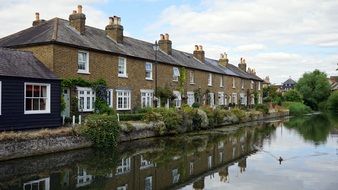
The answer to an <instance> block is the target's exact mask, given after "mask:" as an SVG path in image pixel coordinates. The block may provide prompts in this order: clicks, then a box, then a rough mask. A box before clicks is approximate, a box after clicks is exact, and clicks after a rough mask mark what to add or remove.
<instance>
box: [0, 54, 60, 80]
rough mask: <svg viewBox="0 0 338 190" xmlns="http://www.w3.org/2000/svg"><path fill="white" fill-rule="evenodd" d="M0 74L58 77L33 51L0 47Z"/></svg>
mask: <svg viewBox="0 0 338 190" xmlns="http://www.w3.org/2000/svg"><path fill="white" fill-rule="evenodd" d="M0 76H12V77H27V78H38V79H58V78H57V76H55V75H54V74H53V72H51V71H50V70H49V69H48V68H47V67H46V66H45V65H44V64H43V63H41V62H40V61H39V60H38V59H37V58H35V57H34V55H33V53H31V52H26V51H19V50H12V49H7V48H0Z"/></svg>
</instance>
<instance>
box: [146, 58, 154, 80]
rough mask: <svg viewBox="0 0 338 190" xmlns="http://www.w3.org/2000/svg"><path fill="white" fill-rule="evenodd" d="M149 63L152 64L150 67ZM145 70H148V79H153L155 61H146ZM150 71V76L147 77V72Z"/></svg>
mask: <svg viewBox="0 0 338 190" xmlns="http://www.w3.org/2000/svg"><path fill="white" fill-rule="evenodd" d="M147 65H150V69H149V68H147ZM145 71H146V73H145V74H146V80H153V63H150V62H146V64H145ZM148 73H149V75H150V76H149V77H147V74H148Z"/></svg>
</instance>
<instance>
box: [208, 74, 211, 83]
mask: <svg viewBox="0 0 338 190" xmlns="http://www.w3.org/2000/svg"><path fill="white" fill-rule="evenodd" d="M208 86H212V73H209V75H208Z"/></svg>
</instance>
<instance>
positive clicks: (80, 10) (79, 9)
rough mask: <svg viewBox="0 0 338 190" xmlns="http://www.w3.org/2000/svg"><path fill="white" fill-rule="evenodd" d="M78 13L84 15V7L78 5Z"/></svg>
mask: <svg viewBox="0 0 338 190" xmlns="http://www.w3.org/2000/svg"><path fill="white" fill-rule="evenodd" d="M77 12H78V13H79V14H81V13H82V5H78V6H77Z"/></svg>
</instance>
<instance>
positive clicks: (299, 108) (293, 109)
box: [288, 102, 311, 116]
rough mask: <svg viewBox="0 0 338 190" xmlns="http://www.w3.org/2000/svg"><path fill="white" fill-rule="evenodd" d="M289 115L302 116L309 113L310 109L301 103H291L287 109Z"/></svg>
mask: <svg viewBox="0 0 338 190" xmlns="http://www.w3.org/2000/svg"><path fill="white" fill-rule="evenodd" d="M288 109H289V111H290V115H295V116H297V115H304V114H307V113H310V112H311V108H310V107H309V106H306V105H305V104H303V103H301V102H293V103H291V104H290V105H289V107H288Z"/></svg>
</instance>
